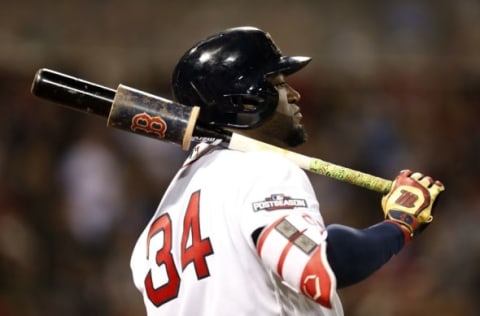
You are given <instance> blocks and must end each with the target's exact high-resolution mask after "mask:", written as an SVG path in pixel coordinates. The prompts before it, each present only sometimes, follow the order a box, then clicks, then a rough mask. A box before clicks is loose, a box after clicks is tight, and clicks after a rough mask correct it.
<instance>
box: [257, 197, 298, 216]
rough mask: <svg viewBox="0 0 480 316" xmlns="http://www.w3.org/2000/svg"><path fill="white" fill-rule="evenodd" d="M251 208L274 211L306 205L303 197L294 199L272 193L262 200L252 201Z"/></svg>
mask: <svg viewBox="0 0 480 316" xmlns="http://www.w3.org/2000/svg"><path fill="white" fill-rule="evenodd" d="M252 207H253V210H254V211H255V212H258V211H275V210H284V209H293V208H296V207H307V201H305V200H304V199H294V198H291V197H289V196H285V195H284V194H272V195H271V196H269V197H267V198H266V199H265V200H263V201H258V202H253V203H252Z"/></svg>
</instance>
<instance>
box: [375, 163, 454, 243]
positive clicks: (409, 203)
mask: <svg viewBox="0 0 480 316" xmlns="http://www.w3.org/2000/svg"><path fill="white" fill-rule="evenodd" d="M444 190H445V187H444V186H443V184H442V183H441V182H440V181H434V180H433V179H432V178H431V177H428V176H424V175H423V174H421V173H419V172H415V173H412V171H410V170H403V171H401V172H400V174H399V175H398V176H397V177H396V178H395V181H394V182H393V184H392V188H391V189H390V192H388V193H387V194H386V195H385V196H384V197H383V198H382V208H383V212H384V213H385V219H386V220H388V221H391V222H394V223H396V224H397V225H399V226H400V227H401V228H402V230H403V231H404V233H405V240H406V242H408V241H410V240H411V239H412V238H413V237H415V236H416V235H418V234H419V233H420V232H422V231H423V230H424V229H425V227H427V226H428V224H430V223H431V222H432V220H433V216H432V208H433V205H434V203H435V199H436V198H437V196H438V195H439V194H440V192H442V191H444Z"/></svg>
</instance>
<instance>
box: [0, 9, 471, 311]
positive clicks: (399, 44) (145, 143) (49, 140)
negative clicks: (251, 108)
mask: <svg viewBox="0 0 480 316" xmlns="http://www.w3.org/2000/svg"><path fill="white" fill-rule="evenodd" d="M247 2H248V1H247ZM267 2H268V1H267ZM340 2H341V3H344V5H343V7H342V10H344V11H347V12H349V13H348V14H346V15H347V16H349V17H352V16H355V14H354V13H352V12H353V11H351V10H350V9H349V7H348V5H347V4H349V3H350V4H351V3H353V2H351V1H345V2H342V1H340ZM368 2H369V4H370V6H369V7H370V8H371V6H372V4H378V3H379V2H377V1H368ZM32 3H33V2H32ZM88 3H90V2H88ZM108 3H111V2H110V1H103V2H102V4H98V6H101V5H103V6H106V5H107V4H108ZM122 3H125V1H122ZM142 3H150V1H147V0H143V2H142ZM212 3H215V4H216V5H218V4H219V3H220V2H217V1H213V0H212V1H205V3H204V4H205V5H206V4H212ZM301 3H303V5H304V6H305V7H306V8H308V6H307V3H309V2H308V1H301ZM319 3H323V2H321V1H319ZM387 3H390V4H391V5H390V6H384V7H383V9H384V10H385V11H383V13H385V17H384V19H383V20H382V21H381V22H377V23H372V24H374V25H370V26H369V27H366V28H365V29H364V28H362V27H356V26H365V25H364V24H362V23H360V22H357V23H355V22H352V21H349V22H348V23H340V22H338V20H336V19H335V17H334V15H332V17H331V19H330V20H328V21H329V22H330V24H322V28H318V29H315V30H312V32H314V33H315V32H317V33H318V34H319V35H318V36H319V37H320V38H322V41H320V40H319V41H318V42H317V43H315V42H312V43H311V45H312V46H311V47H310V46H308V45H307V46H305V49H306V52H305V54H307V55H312V57H313V58H314V61H313V62H312V64H311V65H309V66H308V67H307V68H306V69H305V70H304V71H302V72H300V73H298V74H295V75H294V76H292V77H291V81H290V82H291V84H292V86H294V87H295V88H296V89H297V90H299V91H300V93H301V94H302V99H301V101H300V103H299V105H300V106H301V107H302V111H303V115H304V124H305V125H306V127H307V129H308V131H309V135H310V142H309V143H308V144H307V145H304V146H302V147H300V148H299V149H298V151H299V152H301V153H305V154H308V155H312V156H314V157H318V158H321V159H324V160H326V161H330V162H333V163H337V164H340V165H344V166H347V167H350V168H353V169H358V170H361V171H364V172H368V173H371V174H374V175H378V176H381V177H384V178H387V179H392V178H393V177H394V176H395V175H396V174H397V172H398V171H399V170H401V169H404V168H409V169H413V170H418V171H422V172H424V173H427V174H430V175H432V176H434V177H436V178H439V179H440V180H442V182H443V183H444V184H445V186H446V188H447V190H446V192H445V193H444V194H443V196H441V198H440V200H439V203H438V208H437V210H436V214H434V215H435V219H434V222H433V224H432V225H431V227H429V228H428V229H427V230H426V231H425V233H424V234H423V235H421V236H420V237H419V238H418V240H415V241H414V242H413V243H411V244H410V245H408V246H407V247H406V248H405V249H404V250H403V251H402V252H401V253H400V255H398V256H396V257H394V258H393V259H392V261H391V262H390V263H389V264H387V265H386V266H385V267H384V268H382V269H381V270H380V271H378V272H377V273H376V274H375V275H374V276H372V277H371V278H369V279H368V280H365V281H363V282H362V283H360V284H358V285H355V286H353V287H351V288H348V289H344V290H342V291H340V295H341V298H342V300H343V302H344V304H345V312H346V315H355V316H357V315H358V316H366V315H381V316H396V315H412V316H416V315H440V316H443V315H445V316H447V315H458V316H463V315H466V316H467V315H479V314H480V303H479V302H478V297H479V294H480V268H479V267H480V233H479V232H478V226H479V225H480V163H479V159H480V55H479V53H480V31H479V30H480V5H479V4H477V3H476V1H472V0H465V1H451V2H449V1H438V2H436V4H437V5H438V7H440V8H441V10H440V9H438V7H435V6H434V5H431V4H428V3H430V2H426V1H387ZM419 3H420V4H419ZM90 6H92V4H91V3H90ZM260 6H261V5H260ZM265 6H266V5H265ZM292 6H294V5H292ZM298 6H300V4H298V3H297V6H296V7H298ZM320 6H321V5H320V4H316V5H312V7H313V8H320ZM331 6H332V7H333V6H334V5H331ZM339 6H340V5H339ZM325 7H328V5H325V4H324V5H323V7H322V8H323V9H325ZM262 8H263V7H262ZM263 9H264V8H263ZM337 9H338V8H337ZM387 9H388V10H387ZM306 11H308V10H306V9H304V11H302V14H306ZM344 11H341V12H344ZM208 12H210V11H208ZM336 12H337V14H338V12H340V11H336ZM355 12H357V11H355ZM203 13H204V14H207V10H205V11H203ZM294 13H295V12H294ZM363 13H365V12H362V11H360V13H357V14H359V15H362V14H363ZM209 14H210V15H211V16H216V15H215V14H214V13H211V12H210V13H209ZM257 14H259V13H258V12H257ZM285 14H287V12H285ZM323 14H324V16H325V15H326V14H325V12H324V13H323ZM299 15H300V13H298V12H297V15H294V16H295V17H297V18H298V17H299ZM337 17H338V16H337ZM237 19H238V20H236V21H241V19H240V18H238V17H237ZM311 19H313V18H311ZM259 21H260V20H259ZM262 21H263V22H262V23H263V25H262V24H261V23H259V24H260V25H258V26H260V27H264V28H265V29H267V30H268V31H270V32H272V35H274V38H278V37H279V38H280V40H277V42H278V44H279V46H281V47H284V46H287V47H288V43H289V41H290V40H291V41H293V42H298V41H299V39H298V38H295V35H297V36H298V34H287V35H293V36H291V37H289V36H287V35H285V36H282V35H281V34H282V31H283V30H284V29H285V28H286V26H278V29H276V28H275V26H277V25H276V24H275V23H273V22H272V24H269V23H267V22H265V21H264V20H262ZM354 21H355V20H354ZM361 21H364V22H365V20H361ZM255 22H256V20H255V19H251V20H248V23H251V24H254V23H255ZM300 22H301V21H300ZM300 22H299V23H300ZM344 22H345V21H344ZM370 22H371V21H370ZM215 23H217V24H215ZM232 23H233V22H232ZM302 23H304V24H307V22H306V20H304V21H303V22H302ZM237 24H238V23H234V24H230V23H229V24H226V22H225V21H223V20H222V21H217V22H212V20H211V21H210V27H211V28H212V30H219V29H222V28H225V27H228V26H232V25H237ZM332 25H333V26H332ZM339 25H344V27H343V28H342V27H338V26H339ZM335 26H337V27H335ZM372 27H373V28H374V29H375V30H376V32H374V33H371V32H370V31H371V30H372V29H371V28H372ZM39 32H40V31H39ZM40 33H41V32H40ZM6 34H7V31H6V30H5V29H3V31H0V37H1V38H5V35H6ZM315 34H316V33H315ZM315 34H310V35H308V36H311V37H313V36H315ZM326 34H330V35H328V36H327V35H326ZM371 34H375V36H373V39H372V35H371ZM379 34H383V36H380V35H379ZM203 35H205V34H202V35H198V36H203ZM29 36H33V35H32V34H29ZM305 36H307V35H305ZM38 40H39V41H40V39H38ZM190 44H193V42H191V43H188V44H186V45H187V46H188V45H190ZM283 44H286V45H283ZM326 44H328V45H326ZM152 45H154V46H155V44H152ZM316 45H319V46H321V47H320V48H317V47H316ZM187 46H185V47H181V48H178V52H180V51H181V52H183V51H184V50H185V49H187V48H188V47H187ZM300 46H301V45H300ZM157 48H158V47H157ZM8 49H9V50H11V49H12V47H8ZM317 49H318V51H320V52H318V51H317ZM284 50H285V52H286V53H290V51H292V48H291V47H289V48H288V49H284ZM297 51H298V50H296V51H294V53H296V54H299V53H300V54H301V53H302V52H301V51H300V52H299V53H297ZM138 52H139V51H138V50H136V51H133V52H132V54H134V53H138ZM0 55H1V52H0ZM137 57H138V56H137ZM143 57H144V56H143ZM177 57H178V56H177ZM132 58H134V57H133V56H132ZM65 59H66V57H65V56H64V57H63V59H62V60H61V61H60V62H58V63H56V64H54V65H55V66H56V67H58V69H68V71H71V74H72V75H78V76H80V77H82V76H87V75H88V76H89V77H88V79H89V80H92V81H95V77H93V78H92V76H93V75H95V74H96V73H95V72H94V71H92V70H85V68H82V67H83V65H80V64H79V65H75V63H74V61H73V60H72V61H71V63H67V62H66V60H65ZM2 60H3V58H2V56H0V61H2ZM83 62H84V63H86V61H85V60H84V61H83ZM92 63H94V61H93V60H92ZM146 63H147V64H148V61H145V60H143V61H142V63H140V65H145V64H146ZM152 63H153V67H152V68H151V71H152V72H155V71H156V69H155V65H156V63H155V62H152ZM157 63H158V61H157ZM43 66H45V65H43V64H34V65H30V68H29V67H27V66H25V65H23V68H21V70H19V71H16V70H15V68H14V67H12V66H11V65H8V64H7V63H5V62H1V63H0V179H1V181H0V315H2V316H12V315H13V316H17V315H25V316H37V315H72V316H75V315H105V316H108V315H119V316H122V315H143V314H144V308H143V304H142V300H141V296H140V294H139V293H137V291H136V289H135V288H134V286H133V282H132V280H131V273H130V268H129V259H130V253H131V251H132V249H133V245H134V243H135V241H136V239H137V237H138V235H139V234H140V232H141V231H142V230H143V228H144V225H145V224H146V223H147V221H148V219H149V217H150V216H151V215H152V213H153V212H154V211H155V208H156V205H157V204H158V202H159V200H160V198H161V196H162V193H163V192H164V191H165V189H166V186H167V185H168V182H169V181H170V179H171V178H172V177H173V175H174V174H175V172H176V169H177V168H178V167H179V166H180V165H181V163H182V161H183V159H184V158H185V156H186V153H185V152H183V151H182V150H181V149H180V148H179V147H178V146H176V145H173V144H169V143H163V142H159V141H156V140H153V139H148V138H145V137H141V136H138V135H134V134H129V133H127V132H124V131H119V130H112V129H109V128H107V127H106V122H105V120H103V119H102V118H99V117H94V116H88V115H85V114H82V113H78V112H74V111H71V110H68V109H65V108H62V107H58V106H55V105H53V104H52V103H50V102H47V101H45V100H40V99H38V98H35V97H34V96H32V94H31V93H30V85H31V81H32V79H33V75H34V72H35V70H36V67H43ZM111 66H112V64H110V65H106V67H107V68H108V69H111V68H110V67H111ZM170 66H171V67H173V64H172V65H170ZM115 67H116V68H117V71H116V72H115V71H113V72H111V73H109V74H104V76H103V77H99V81H103V82H105V81H108V80H110V79H111V78H115V80H117V81H118V82H117V83H121V82H122V80H123V81H124V80H125V79H127V78H126V77H124V76H125V75H126V74H125V72H124V71H122V70H121V68H122V65H121V64H116V65H115ZM126 67H130V68H129V70H131V67H133V66H132V65H128V66H126ZM97 68H98V66H97ZM138 68H139V69H140V68H141V67H140V66H138ZM98 71H99V72H102V71H101V70H98ZM137 71H138V72H141V71H140V70H137ZM169 75H170V74H169V73H168V71H159V72H158V73H156V74H155V75H153V74H148V75H145V76H144V77H143V78H142V80H139V81H135V78H137V77H135V76H134V77H130V78H128V80H129V81H130V82H128V83H129V85H131V86H136V87H138V88H142V89H144V90H147V91H149V92H153V93H157V94H158V95H161V96H163V97H167V98H169V97H171V95H170V91H169V86H168V85H169ZM136 83H138V84H136ZM309 177H310V178H311V180H312V183H313V185H314V187H315V189H316V192H317V194H318V198H319V201H320V206H321V210H322V213H323V216H324V218H325V221H326V222H327V223H331V222H337V223H344V224H349V225H353V226H356V227H366V226H368V225H371V224H373V223H375V222H378V221H380V220H381V219H382V212H381V208H380V197H381V196H380V195H379V193H376V192H370V191H368V190H365V189H362V188H357V187H354V186H352V185H349V184H345V183H341V182H338V181H335V180H331V179H328V178H326V177H321V176H318V175H314V174H309Z"/></svg>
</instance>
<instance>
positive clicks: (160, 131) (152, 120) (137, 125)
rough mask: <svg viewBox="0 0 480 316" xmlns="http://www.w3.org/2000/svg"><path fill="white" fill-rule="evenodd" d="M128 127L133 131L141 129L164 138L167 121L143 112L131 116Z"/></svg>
mask: <svg viewBox="0 0 480 316" xmlns="http://www.w3.org/2000/svg"><path fill="white" fill-rule="evenodd" d="M130 129H131V130H132V131H133V132H136V131H143V132H145V133H147V134H156V135H157V136H158V137H159V138H165V132H166V131H167V123H166V122H165V121H164V120H163V119H162V118H161V117H160V116H154V117H152V116H150V115H149V114H147V113H145V112H143V113H140V114H137V115H135V116H134V117H133V118H132V125H131V126H130Z"/></svg>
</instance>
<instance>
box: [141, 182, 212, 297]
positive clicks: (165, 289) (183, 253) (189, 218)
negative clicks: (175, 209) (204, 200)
mask: <svg viewBox="0 0 480 316" xmlns="http://www.w3.org/2000/svg"><path fill="white" fill-rule="evenodd" d="M199 213H200V191H196V192H194V193H193V194H192V196H191V197H190V201H189V203H188V208H187V211H186V213H185V216H184V219H183V232H182V241H181V245H180V247H181V248H180V258H181V264H182V271H183V270H185V268H186V267H187V266H188V265H189V264H190V263H192V264H193V265H194V267H195V272H196V274H197V279H198V280H200V279H203V278H206V277H208V276H210V272H209V271H208V266H207V261H206V260H205V258H206V257H207V256H209V255H211V254H213V249H212V245H211V243H210V239H209V238H203V239H202V236H201V233H200V220H199ZM158 233H163V241H164V242H163V245H162V247H161V248H160V249H158V250H157V252H156V254H155V263H156V264H157V266H158V267H161V266H164V268H165V271H166V274H167V276H168V281H166V282H164V284H163V285H161V286H159V287H157V288H155V286H154V284H153V278H152V270H149V272H148V274H147V277H146V278H145V289H146V291H147V295H148V298H149V299H150V301H151V302H152V303H153V304H154V305H155V306H160V305H162V304H164V303H166V302H168V301H170V300H172V299H175V298H176V297H177V296H178V291H179V289H180V282H181V279H180V275H179V274H178V271H177V269H176V267H175V262H174V260H173V256H172V221H171V219H170V216H169V214H168V213H166V214H163V215H162V216H160V217H159V218H157V219H156V220H155V221H154V222H153V223H152V225H151V226H150V230H149V232H148V237H147V259H148V258H149V255H150V240H151V239H152V237H153V236H155V235H156V234H158ZM188 237H190V245H188V244H187V242H188Z"/></svg>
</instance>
